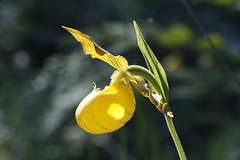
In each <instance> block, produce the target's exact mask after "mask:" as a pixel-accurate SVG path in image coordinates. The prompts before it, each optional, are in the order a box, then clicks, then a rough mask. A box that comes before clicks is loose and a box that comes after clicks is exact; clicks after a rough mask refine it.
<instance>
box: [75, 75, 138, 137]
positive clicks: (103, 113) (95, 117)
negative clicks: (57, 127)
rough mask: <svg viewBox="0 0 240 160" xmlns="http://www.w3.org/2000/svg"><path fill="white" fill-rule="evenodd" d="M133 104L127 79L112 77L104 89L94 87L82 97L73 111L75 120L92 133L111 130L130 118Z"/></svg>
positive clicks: (133, 109)
mask: <svg viewBox="0 0 240 160" xmlns="http://www.w3.org/2000/svg"><path fill="white" fill-rule="evenodd" d="M135 104H136V102H135V97H134V94H133V91H132V88H131V85H130V83H129V81H127V82H126V81H122V80H116V79H113V80H112V81H111V83H110V85H109V86H106V87H105V88H104V90H102V91H101V90H100V89H95V90H93V91H92V92H91V93H90V94H89V95H88V96H87V97H85V98H84V99H83V101H82V102H81V103H80V104H79V106H78V108H77V110H76V113H75V116H76V121H77V123H78V125H79V126H80V127H81V128H82V129H83V130H85V131H86V132H89V133H92V134H103V133H108V132H113V131H115V130H117V129H119V128H121V127H122V126H123V125H124V124H125V123H126V122H127V121H129V120H130V119H131V117H132V116H133V113H134V111H135Z"/></svg>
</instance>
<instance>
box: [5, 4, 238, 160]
mask: <svg viewBox="0 0 240 160" xmlns="http://www.w3.org/2000/svg"><path fill="white" fill-rule="evenodd" d="M190 5H191V7H192V8H193V11H194V12H195V13H196V15H197V17H198V18H199V20H200V22H201V24H202V25H203V26H204V27H205V29H206V31H207V33H208V34H209V35H210V36H211V38H212V40H213V43H214V45H215V46H216V48H217V49H218V51H219V52H220V53H221V55H222V56H223V59H224V60H225V61H226V63H227V64H228V66H229V67H230V69H231V71H232V72H233V74H234V75H236V76H237V78H238V80H239V79H240V1H238V0H192V1H190ZM132 20H136V21H137V23H138V25H139V27H140V29H141V31H142V32H143V35H144V37H145V39H146V40H147V42H148V44H149V45H150V47H151V48H152V50H153V51H154V53H155V54H156V56H157V57H158V59H159V61H160V62H161V63H162V64H163V66H164V68H165V70H166V72H167V76H168V82H169V86H170V96H169V97H170V105H171V109H172V111H173V113H174V115H175V118H174V119H173V120H174V123H175V127H176V130H177V132H178V134H179V137H180V140H181V142H182V145H183V147H184V149H185V152H186V155H187V157H188V159H192V160H203V159H206V160H208V159H209V160H239V159H240V116H239V115H240V114H239V113H240V101H239V90H238V89H237V87H236V85H235V84H234V82H233V80H232V78H231V77H229V75H228V74H227V73H226V71H225V70H224V69H223V67H222V65H220V63H219V61H218V59H217V58H216V56H215V55H214V54H213V52H212V50H211V47H210V46H209V44H208V43H207V41H206V40H205V39H204V38H203V37H202V34H201V32H200V31H199V28H198V26H197V25H196V24H195V23H194V21H193V19H192V18H191V16H190V15H189V14H188V12H187V11H186V8H184V6H183V4H182V3H181V2H180V1H178V0H79V1H77V0H50V1H46V0H42V1H40V0H39V1H37V0H21V1H20V0H1V2H0V35H1V37H0V74H1V75H0V159H1V160H32V159H35V160H66V159H67V160H75V159H78V160H80V159H81V160H97V159H99V160H100V159H106V160H108V159H109V160H127V159H128V160H149V159H152V160H156V159H163V160H177V159H179V158H178V155H177V151H176V148H175V146H174V144H173V141H172V139H171V136H170V133H169V132H168V129H167V126H166V123H165V120H164V117H163V116H162V114H160V113H159V112H158V111H157V109H156V108H155V107H154V106H153V105H152V104H151V103H150V102H149V100H148V99H146V98H144V97H142V96H141V95H140V94H139V93H138V92H136V90H135V92H136V94H135V96H136V101H137V106H136V112H135V114H134V116H133V118H132V119H131V120H130V121H129V122H128V123H127V124H126V125H125V126H124V127H123V128H121V129H120V130H117V131H115V132H113V133H110V134H104V135H91V134H88V133H86V132H84V131H83V130H81V128H79V127H78V126H77V123H76V122H75V116H74V114H75V109H76V107H77V105H78V104H79V103H80V101H81V100H82V99H83V98H84V97H85V96H86V95H87V94H88V93H90V92H91V90H92V89H93V88H92V86H93V84H92V82H95V83H96V84H97V86H98V87H99V88H102V89H103V87H104V86H105V85H108V84H109V82H110V76H111V74H112V72H113V71H114V69H113V68H112V67H110V66H109V65H108V64H105V63H104V62H101V61H99V60H97V59H91V58H90V56H86V55H85V54H84V52H83V51H82V47H81V45H80V43H78V42H76V40H75V39H74V38H73V37H72V36H71V35H70V34H69V33H67V32H66V31H65V30H64V29H62V28H61V26H62V25H65V26H68V27H72V28H76V29H78V30H81V31H82V32H84V33H86V34H88V35H90V36H91V37H92V38H93V39H94V40H95V42H96V43H97V44H99V45H100V46H102V47H103V48H105V49H106V50H108V51H109V52H111V53H112V54H114V55H118V54H120V55H123V56H124V57H126V58H127V60H128V62H129V64H138V65H142V66H145V67H146V64H145V62H144V59H143V57H142V55H141V52H140V50H139V49H138V47H137V42H136V35H135V32H134V29H133V24H132Z"/></svg>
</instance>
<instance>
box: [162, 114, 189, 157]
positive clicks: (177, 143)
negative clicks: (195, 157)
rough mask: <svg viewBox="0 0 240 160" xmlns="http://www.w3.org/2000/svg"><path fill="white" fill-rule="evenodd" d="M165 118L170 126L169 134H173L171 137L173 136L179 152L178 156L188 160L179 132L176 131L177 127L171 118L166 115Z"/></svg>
mask: <svg viewBox="0 0 240 160" xmlns="http://www.w3.org/2000/svg"><path fill="white" fill-rule="evenodd" d="M164 116H165V120H166V122H167V126H168V130H169V132H170V133H171V136H172V139H173V141H174V143H175V146H176V148H177V151H178V155H179V157H180V159H181V160H186V159H187V158H186V156H185V153H184V150H183V147H182V145H181V142H180V140H179V138H178V135H177V132H176V130H175V127H174V125H173V121H172V118H171V117H168V116H166V115H164Z"/></svg>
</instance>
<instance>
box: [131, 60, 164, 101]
mask: <svg viewBox="0 0 240 160" xmlns="http://www.w3.org/2000/svg"><path fill="white" fill-rule="evenodd" d="M127 70H128V71H129V72H130V73H131V74H133V75H138V76H141V77H143V78H145V79H146V80H147V81H148V82H149V83H150V84H151V85H152V86H153V87H154V89H155V91H156V92H157V93H160V94H161V89H160V87H159V85H158V82H157V80H156V78H155V77H154V75H153V74H152V73H151V72H150V71H149V70H148V69H146V68H144V67H142V66H138V65H130V66H128V68H127ZM163 102H164V103H166V100H165V99H164V100H163Z"/></svg>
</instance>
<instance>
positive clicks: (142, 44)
mask: <svg viewBox="0 0 240 160" xmlns="http://www.w3.org/2000/svg"><path fill="white" fill-rule="evenodd" d="M133 23H134V27H135V31H136V34H137V41H138V47H139V48H140V50H141V52H142V54H143V57H144V59H145V61H146V63H147V66H148V68H149V70H150V71H151V72H152V74H153V75H154V76H155V77H156V79H157V81H158V84H159V86H160V89H161V91H160V92H161V93H160V94H161V95H162V97H163V101H165V102H167V101H168V92H169V88H168V82H167V76H166V73H165V71H164V69H163V67H162V65H161V64H160V63H159V61H158V60H157V58H156V56H155V55H154V53H153V52H152V50H151V48H150V47H149V46H148V44H147V43H146V41H145V39H144V38H143V36H142V33H141V31H140V29H139V27H138V25H137V23H136V22H135V21H133ZM165 102H164V103H165Z"/></svg>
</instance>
